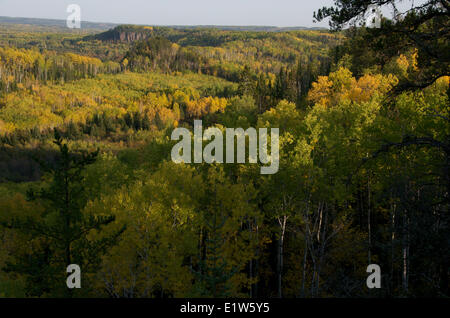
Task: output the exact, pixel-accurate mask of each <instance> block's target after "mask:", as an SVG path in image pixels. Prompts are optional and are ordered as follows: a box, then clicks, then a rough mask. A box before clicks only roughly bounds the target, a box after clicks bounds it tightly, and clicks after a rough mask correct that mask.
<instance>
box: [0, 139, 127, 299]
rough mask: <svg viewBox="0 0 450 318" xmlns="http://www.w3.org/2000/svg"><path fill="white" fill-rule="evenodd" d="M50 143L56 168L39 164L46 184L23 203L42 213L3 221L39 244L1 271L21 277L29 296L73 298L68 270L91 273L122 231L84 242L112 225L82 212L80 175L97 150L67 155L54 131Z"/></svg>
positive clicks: (107, 218) (108, 220)
mask: <svg viewBox="0 0 450 318" xmlns="http://www.w3.org/2000/svg"><path fill="white" fill-rule="evenodd" d="M54 143H55V144H56V145H57V146H58V148H59V158H58V161H57V163H56V166H55V167H52V168H49V167H47V166H46V165H45V164H42V165H43V167H44V168H45V169H46V170H47V171H48V173H49V175H50V176H51V181H50V182H49V184H48V186H46V187H44V188H42V189H40V190H38V191H35V190H33V189H30V190H29V191H28V193H27V196H28V200H30V201H35V202H36V203H38V204H40V205H41V206H43V207H44V208H45V212H44V213H43V214H42V215H40V216H39V217H35V218H27V219H25V220H24V219H20V220H19V219H13V220H11V221H9V222H2V225H3V226H5V227H7V228H10V229H15V230H18V231H20V232H23V233H28V234H31V236H32V237H33V240H35V241H36V242H39V243H40V244H39V246H38V248H35V249H34V250H32V251H31V252H30V254H29V255H22V257H18V258H17V259H16V263H15V264H8V266H7V268H6V270H7V271H10V272H17V273H21V274H24V275H25V277H26V279H27V286H28V288H27V289H28V294H29V296H60V295H65V296H66V297H72V294H73V293H72V290H70V289H68V288H67V287H66V286H65V283H66V268H67V266H68V265H70V264H77V265H79V266H80V267H81V271H82V273H83V274H86V273H89V272H92V271H93V270H95V269H96V266H98V265H99V256H100V255H101V254H102V253H104V252H105V249H106V248H107V247H109V246H111V245H112V244H114V242H115V240H116V239H117V238H118V236H119V235H120V234H121V233H122V232H123V230H124V229H121V230H119V231H117V232H115V233H113V234H112V235H111V236H109V237H105V238H103V239H100V240H98V241H90V240H89V239H88V238H87V236H88V234H89V233H90V232H91V231H92V230H94V229H95V230H101V229H102V227H104V226H105V225H107V224H109V223H111V222H113V221H114V217H113V216H112V215H106V216H96V215H93V214H90V213H88V212H86V211H84V207H85V205H86V202H87V200H88V195H87V193H86V191H85V184H84V175H83V172H84V170H85V168H86V167H87V166H88V165H91V164H93V163H94V162H95V160H96V158H97V155H98V150H97V151H96V152H92V153H87V154H86V153H84V154H82V156H79V155H75V154H71V153H70V152H69V148H68V146H67V144H65V143H63V140H62V138H61V137H60V135H59V133H58V132H57V131H56V130H55V141H54ZM87 290H88V288H83V291H87Z"/></svg>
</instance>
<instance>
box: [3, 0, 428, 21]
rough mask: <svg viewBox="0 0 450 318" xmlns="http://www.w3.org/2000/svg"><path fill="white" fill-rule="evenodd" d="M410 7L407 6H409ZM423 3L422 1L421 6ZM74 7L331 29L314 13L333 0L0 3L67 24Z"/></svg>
mask: <svg viewBox="0 0 450 318" xmlns="http://www.w3.org/2000/svg"><path fill="white" fill-rule="evenodd" d="M406 2H408V1H406ZM416 2H421V1H416ZM69 4H78V5H79V6H80V7H81V19H82V21H89V22H111V23H126V24H148V25H241V26H242V25H245V26H248V25H264V26H279V27H287V26H305V27H327V26H328V22H326V21H323V22H321V23H313V12H314V11H316V10H317V9H318V8H321V7H322V6H330V5H332V4H333V1H332V0H0V16H9V17H27V18H47V19H63V20H65V19H66V18H67V17H68V16H69V13H67V12H66V10H67V6H68V5H69Z"/></svg>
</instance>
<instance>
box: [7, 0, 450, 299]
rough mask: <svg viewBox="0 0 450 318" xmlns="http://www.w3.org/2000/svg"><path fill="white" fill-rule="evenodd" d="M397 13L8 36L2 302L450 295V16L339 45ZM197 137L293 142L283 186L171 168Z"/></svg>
mask: <svg viewBox="0 0 450 318" xmlns="http://www.w3.org/2000/svg"><path fill="white" fill-rule="evenodd" d="M396 2H397V1H353V0H337V1H335V4H336V5H335V6H334V7H332V8H323V9H320V10H319V11H317V13H316V15H315V17H316V19H318V20H322V19H325V18H330V19H331V26H332V27H333V29H336V30H338V31H333V32H332V31H324V30H301V29H277V28H269V27H265V28H259V29H252V28H250V27H247V28H244V27H242V28H220V27H204V28H198V27H184V28H183V27H151V26H133V25H127V26H114V27H112V28H110V29H108V30H105V29H104V28H103V29H102V28H97V29H95V25H93V26H92V27H93V29H86V30H78V31H69V30H64V29H62V28H60V27H57V26H54V25H50V26H49V25H46V26H42V25H41V26H32V25H27V24H26V23H24V24H22V25H18V24H13V23H11V21H9V22H8V21H6V22H4V21H2V20H1V19H0V22H1V24H0V34H1V37H0V297H154V298H166V297H243V298H247V297H249V298H251V297H307V298H312V297H424V296H426V297H449V296H450V290H449V274H450V273H449V269H450V258H449V257H450V249H449V247H450V231H449V221H450V220H449V191H450V190H449V189H450V181H449V159H448V158H449V151H450V146H449V140H450V126H449V114H448V111H449V91H450V90H449V85H450V77H449V75H450V74H449V73H448V71H449V56H448V54H449V53H448V52H450V50H449V41H448V40H449V30H448V27H449V17H448V8H449V3H448V1H446V0H441V1H437V0H430V1H427V2H426V3H425V4H424V5H421V6H420V7H419V6H418V7H416V8H413V9H412V10H410V11H409V12H407V13H406V14H405V15H404V16H402V18H401V19H394V20H389V19H386V18H385V19H383V20H382V23H381V27H380V28H378V29H371V28H367V27H365V26H353V27H346V28H344V30H340V29H341V28H342V27H345V26H348V22H351V21H353V20H354V19H358V18H360V17H361V15H362V14H363V13H364V12H366V10H367V9H368V8H369V5H373V4H380V5H382V4H395V3H396ZM405 32H406V33H405ZM405 34H408V36H405ZM195 119H201V120H202V121H203V125H204V126H205V127H216V128H218V129H219V130H220V131H225V128H227V127H232V128H238V127H241V128H244V129H247V128H249V127H255V128H279V129H280V165H279V171H278V173H276V174H274V175H270V176H261V175H260V173H259V170H260V169H259V168H260V167H259V165H258V164H223V165H221V164H206V163H202V164H175V163H174V162H172V160H171V155H170V154H171V149H172V147H173V145H174V142H173V141H172V140H171V138H170V136H171V133H172V131H173V130H174V129H175V128H178V127H183V128H187V129H189V130H190V131H192V129H193V122H194V120H195ZM205 144H206V141H205ZM71 263H74V264H78V265H80V268H81V270H82V273H83V288H81V289H75V290H68V289H67V287H66V275H67V273H66V267H67V265H69V264H71ZM369 264H378V265H380V268H381V270H382V288H381V289H368V288H367V285H366V278H367V273H366V269H367V266H368V265H369Z"/></svg>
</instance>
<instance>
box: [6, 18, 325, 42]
mask: <svg viewBox="0 0 450 318" xmlns="http://www.w3.org/2000/svg"><path fill="white" fill-rule="evenodd" d="M0 23H11V24H25V25H36V26H47V27H60V28H66V20H59V19H39V18H21V17H3V16H0ZM152 27H165V28H170V29H177V30H198V29H217V30H228V31H256V32H257V31H261V32H285V31H297V30H325V29H324V28H307V27H301V26H298V27H275V26H220V25H195V26H192V25H167V26H156V25H131V24H130V25H119V24H117V23H99V22H88V21H82V22H81V28H82V29H93V30H98V31H106V32H104V33H101V34H99V35H97V36H96V38H97V39H100V40H104V41H120V42H133V41H136V40H142V39H145V38H146V37H148V36H149V35H150V34H151V28H152Z"/></svg>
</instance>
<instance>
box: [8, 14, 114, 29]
mask: <svg viewBox="0 0 450 318" xmlns="http://www.w3.org/2000/svg"><path fill="white" fill-rule="evenodd" d="M0 23H11V24H25V25H36V26H46V27H60V28H67V26H66V20H58V19H38V18H20V17H2V16H0ZM117 25H118V24H114V23H98V22H87V21H82V22H81V28H82V29H95V30H99V31H104V30H109V29H111V28H114V27H115V26H117Z"/></svg>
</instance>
